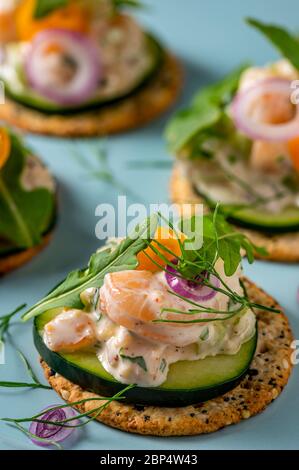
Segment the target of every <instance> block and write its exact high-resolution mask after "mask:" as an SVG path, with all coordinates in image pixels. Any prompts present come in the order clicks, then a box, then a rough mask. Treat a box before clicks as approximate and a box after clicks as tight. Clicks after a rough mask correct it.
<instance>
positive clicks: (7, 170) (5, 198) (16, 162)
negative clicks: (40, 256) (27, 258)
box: [0, 134, 54, 248]
mask: <svg viewBox="0 0 299 470" xmlns="http://www.w3.org/2000/svg"><path fill="white" fill-rule="evenodd" d="M10 138H11V154H10V156H9V158H8V160H7V162H6V164H5V166H4V167H3V168H2V169H1V170H0V214H1V216H0V238H1V239H3V240H5V241H6V242H9V243H8V244H9V245H13V246H14V247H16V248H29V247H32V246H34V245H37V244H38V243H40V240H41V236H42V234H43V233H44V232H45V231H46V230H47V228H48V227H49V225H50V223H51V220H52V217H53V212H54V196H53V194H52V193H51V192H50V191H49V190H47V189H44V188H39V189H35V190H33V191H27V190H25V189H24V188H23V187H22V185H21V181H20V180H21V176H22V172H23V170H24V168H25V164H26V155H27V154H28V150H26V149H25V148H24V147H23V145H22V143H21V141H20V139H19V138H17V137H16V136H15V135H13V134H11V135H10Z"/></svg>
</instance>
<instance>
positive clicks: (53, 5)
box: [34, 0, 69, 19]
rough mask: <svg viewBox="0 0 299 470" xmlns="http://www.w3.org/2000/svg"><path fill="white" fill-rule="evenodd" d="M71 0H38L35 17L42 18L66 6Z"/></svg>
mask: <svg viewBox="0 0 299 470" xmlns="http://www.w3.org/2000/svg"><path fill="white" fill-rule="evenodd" d="M68 3H69V0H36V5H35V10H34V18H36V19H40V18H43V17H44V16H47V15H49V13H52V11H54V10H57V9H58V8H62V7H65V6H66V5H67V4H68Z"/></svg>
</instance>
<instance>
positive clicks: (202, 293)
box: [165, 261, 220, 302]
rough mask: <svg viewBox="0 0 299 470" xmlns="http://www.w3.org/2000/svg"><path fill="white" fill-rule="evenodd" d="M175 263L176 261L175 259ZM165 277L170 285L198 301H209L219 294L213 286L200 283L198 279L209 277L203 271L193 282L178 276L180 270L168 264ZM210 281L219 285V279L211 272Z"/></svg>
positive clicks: (188, 297) (177, 291)
mask: <svg viewBox="0 0 299 470" xmlns="http://www.w3.org/2000/svg"><path fill="white" fill-rule="evenodd" d="M173 263H176V262H175V261H174V262H173ZM165 278H166V281H167V284H168V285H169V287H170V288H171V289H172V290H173V291H174V292H175V293H176V294H179V295H181V296H182V297H186V298H187V299H190V300H194V301H195V302H196V301H207V300H211V299H212V298H213V297H215V295H216V294H217V291H215V290H214V289H213V288H212V287H209V286H207V285H205V284H203V283H202V284H200V283H199V282H198V281H200V279H203V278H205V279H207V273H202V274H200V275H199V276H197V278H196V281H197V282H192V281H188V280H187V279H182V278H181V277H179V276H178V271H176V270H175V269H174V268H173V267H172V266H169V265H168V266H167V271H166V272H165ZM209 283H210V284H212V285H214V286H215V287H219V285H220V282H219V279H218V278H217V277H216V276H214V275H213V274H210V276H209Z"/></svg>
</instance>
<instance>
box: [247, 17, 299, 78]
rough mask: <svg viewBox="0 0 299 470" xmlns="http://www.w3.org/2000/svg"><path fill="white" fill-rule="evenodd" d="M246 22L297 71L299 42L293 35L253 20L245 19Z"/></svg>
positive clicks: (280, 28)
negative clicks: (270, 43)
mask: <svg viewBox="0 0 299 470" xmlns="http://www.w3.org/2000/svg"><path fill="white" fill-rule="evenodd" d="M246 22H247V23H248V24H249V25H250V26H253V27H254V28H256V29H257V30H258V31H260V32H261V33H262V34H263V35H264V36H265V37H266V38H267V39H269V41H270V42H272V44H273V45H274V46H275V47H276V49H278V51H279V52H280V53H281V54H282V55H283V57H285V58H286V59H288V60H289V61H290V62H291V64H292V65H293V66H294V67H295V68H296V69H297V70H299V41H298V38H297V36H296V35H295V34H292V33H290V32H289V31H287V30H286V29H284V28H282V27H280V26H276V25H273V24H266V23H262V22H261V21H258V20H256V19H254V18H247V19H246Z"/></svg>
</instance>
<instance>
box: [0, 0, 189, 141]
mask: <svg viewBox="0 0 299 470" xmlns="http://www.w3.org/2000/svg"><path fill="white" fill-rule="evenodd" d="M138 3H139V2H138V1H136V2H126V1H116V0H58V1H55V2H52V1H49V0H19V1H16V2H10V8H11V9H10V10H8V9H7V8H6V9H5V10H4V11H0V26H1V25H2V30H1V33H0V44H1V42H2V48H1V49H2V50H1V65H0V80H2V81H3V82H4V83H5V90H6V103H5V105H4V106H1V108H0V118H1V119H4V120H6V121H7V122H9V123H12V124H14V125H16V126H19V127H21V128H23V129H26V130H28V131H31V132H37V133H42V134H53V135H58V136H80V135H81V136H88V135H103V134H104V135H105V134H109V133H115V132H120V131H124V130H127V129H130V128H133V127H137V126H139V125H142V124H145V123H146V122H148V121H150V120H151V119H153V118H155V117H157V116H158V115H159V114H161V113H162V112H163V111H165V110H166V109H167V108H168V107H169V106H170V105H171V104H172V103H173V101H174V100H175V99H176V97H177V94H178V92H179V89H180V86H181V71H180V67H179V65H178V63H177V61H176V59H175V58H174V57H173V56H172V55H171V54H170V53H168V52H167V51H166V50H165V49H164V48H163V46H162V45H161V44H160V43H159V41H158V40H157V39H156V38H155V37H154V36H152V35H151V34H149V33H147V32H145V31H143V30H142V28H141V27H140V26H139V25H138V24H137V22H136V21H135V20H134V19H133V17H132V16H129V15H127V14H125V13H123V11H122V8H123V6H126V5H128V4H131V5H133V4H136V5H138Z"/></svg>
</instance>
